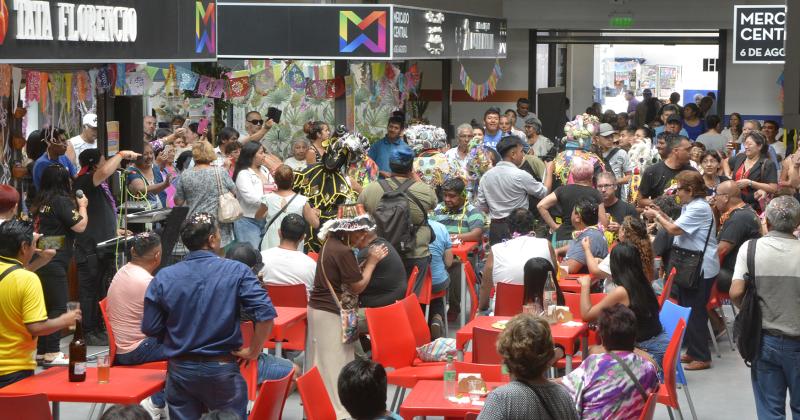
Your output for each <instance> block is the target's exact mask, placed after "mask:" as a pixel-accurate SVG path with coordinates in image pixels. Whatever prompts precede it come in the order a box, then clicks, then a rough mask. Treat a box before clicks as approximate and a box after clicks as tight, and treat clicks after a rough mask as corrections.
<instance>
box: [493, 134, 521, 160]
mask: <svg viewBox="0 0 800 420" xmlns="http://www.w3.org/2000/svg"><path fill="white" fill-rule="evenodd" d="M517 146H523V147H524V146H525V144H524V143H523V142H522V140H520V139H519V137H517V136H505V137H503V138H502V139H500V141H499V142H497V146H496V149H497V153H500V156H503V155H505V154H506V152H507V151H509V150H511V149H513V148H515V147H517Z"/></svg>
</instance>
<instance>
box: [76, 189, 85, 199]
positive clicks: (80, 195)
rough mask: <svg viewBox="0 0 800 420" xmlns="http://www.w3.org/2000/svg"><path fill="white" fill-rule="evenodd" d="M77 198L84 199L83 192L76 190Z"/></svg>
mask: <svg viewBox="0 0 800 420" xmlns="http://www.w3.org/2000/svg"><path fill="white" fill-rule="evenodd" d="M75 197H78V198H83V190H75Z"/></svg>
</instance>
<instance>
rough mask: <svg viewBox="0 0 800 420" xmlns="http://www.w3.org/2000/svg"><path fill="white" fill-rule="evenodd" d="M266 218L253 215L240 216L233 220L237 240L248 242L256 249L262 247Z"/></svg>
mask: <svg viewBox="0 0 800 420" xmlns="http://www.w3.org/2000/svg"><path fill="white" fill-rule="evenodd" d="M266 224H267V222H266V221H265V220H257V219H254V218H252V217H240V218H239V219H238V220H236V221H235V222H233V234H234V235H235V236H236V241H237V242H247V243H249V244H250V245H253V248H255V249H261V238H263V237H264V226H265V225H266Z"/></svg>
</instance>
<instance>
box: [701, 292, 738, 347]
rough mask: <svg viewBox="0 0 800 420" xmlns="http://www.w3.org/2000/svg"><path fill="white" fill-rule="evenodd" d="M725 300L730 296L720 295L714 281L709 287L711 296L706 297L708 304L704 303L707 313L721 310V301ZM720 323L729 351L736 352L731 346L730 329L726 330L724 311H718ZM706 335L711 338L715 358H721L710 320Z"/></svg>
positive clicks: (726, 323)
mask: <svg viewBox="0 0 800 420" xmlns="http://www.w3.org/2000/svg"><path fill="white" fill-rule="evenodd" d="M724 297H725V298H727V299H728V301H730V295H729V294H727V293H722V292H720V291H719V290H717V281H716V280H715V281H714V284H712V285H711V294H710V295H709V296H708V303H706V309H707V310H709V311H716V309H717V308H720V309H722V302H723V299H724ZM731 308H733V304H731ZM719 312H721V316H722V321H723V322H724V323H725V334H726V335H727V336H728V343H730V345H731V351H736V347H734V345H733V336H732V335H731V329H730V328H728V322H727V320H726V318H725V311H724V310H720V311H719ZM733 313H734V315H735V314H736V310H735V309H734V312H733ZM708 333H709V335H710V336H711V343H712V344H713V345H714V351H715V352H716V353H717V357H722V352H720V351H719V343H718V342H717V337H716V334H714V328H713V327H712V326H711V320H710V319H709V320H708Z"/></svg>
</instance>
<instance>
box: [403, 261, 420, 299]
mask: <svg viewBox="0 0 800 420" xmlns="http://www.w3.org/2000/svg"><path fill="white" fill-rule="evenodd" d="M418 275H419V268H418V267H414V268H413V269H412V270H411V273H410V274H409V275H408V282H407V283H406V296H408V295H410V294H411V293H414V281H415V280H416V279H417V276H418Z"/></svg>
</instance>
